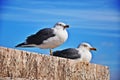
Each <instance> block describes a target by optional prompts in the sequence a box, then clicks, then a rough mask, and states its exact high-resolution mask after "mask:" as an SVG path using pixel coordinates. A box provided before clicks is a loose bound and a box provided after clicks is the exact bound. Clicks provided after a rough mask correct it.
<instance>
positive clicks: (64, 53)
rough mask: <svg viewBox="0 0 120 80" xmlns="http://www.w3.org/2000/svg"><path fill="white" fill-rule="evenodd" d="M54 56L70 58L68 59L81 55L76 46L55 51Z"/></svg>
mask: <svg viewBox="0 0 120 80" xmlns="http://www.w3.org/2000/svg"><path fill="white" fill-rule="evenodd" d="M53 56H58V57H63V58H68V59H77V58H80V57H81V55H80V54H78V50H76V49H74V48H68V49H65V50H62V51H56V52H53Z"/></svg>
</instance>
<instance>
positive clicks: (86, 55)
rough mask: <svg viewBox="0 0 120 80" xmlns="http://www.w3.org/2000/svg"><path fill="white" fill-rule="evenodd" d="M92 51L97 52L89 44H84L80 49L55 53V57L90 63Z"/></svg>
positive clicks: (69, 49)
mask: <svg viewBox="0 0 120 80" xmlns="http://www.w3.org/2000/svg"><path fill="white" fill-rule="evenodd" d="M90 50H96V48H93V47H92V46H91V45H90V44H88V43H82V44H80V45H79V46H78V48H68V49H64V50H61V51H55V52H53V56H57V57H62V58H68V59H76V60H80V61H83V62H90V61H91V58H92V54H91V52H90Z"/></svg>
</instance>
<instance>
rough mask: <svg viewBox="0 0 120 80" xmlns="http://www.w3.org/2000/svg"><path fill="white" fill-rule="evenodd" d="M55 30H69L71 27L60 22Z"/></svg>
mask: <svg viewBox="0 0 120 80" xmlns="http://www.w3.org/2000/svg"><path fill="white" fill-rule="evenodd" d="M54 28H57V29H63V30H64V29H66V28H69V25H67V24H65V23H63V22H58V23H56V24H55V26H54Z"/></svg>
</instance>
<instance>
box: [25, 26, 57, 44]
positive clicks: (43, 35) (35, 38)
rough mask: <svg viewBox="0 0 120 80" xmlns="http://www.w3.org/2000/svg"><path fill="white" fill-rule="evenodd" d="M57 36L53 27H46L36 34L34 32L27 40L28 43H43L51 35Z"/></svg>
mask: <svg viewBox="0 0 120 80" xmlns="http://www.w3.org/2000/svg"><path fill="white" fill-rule="evenodd" d="M53 36H55V34H54V31H53V29H51V28H45V29H42V30H40V31H39V32H37V33H36V34H33V35H31V36H29V37H27V39H26V42H27V44H36V45H39V44H42V43H43V41H44V40H47V39H48V38H50V37H53Z"/></svg>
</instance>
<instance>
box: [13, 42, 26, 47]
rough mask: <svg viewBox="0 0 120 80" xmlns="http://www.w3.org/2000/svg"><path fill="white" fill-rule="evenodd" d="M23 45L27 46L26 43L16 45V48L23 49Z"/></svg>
mask: <svg viewBox="0 0 120 80" xmlns="http://www.w3.org/2000/svg"><path fill="white" fill-rule="evenodd" d="M23 45H25V43H20V44H18V45H16V46H15V47H22V46H23Z"/></svg>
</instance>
